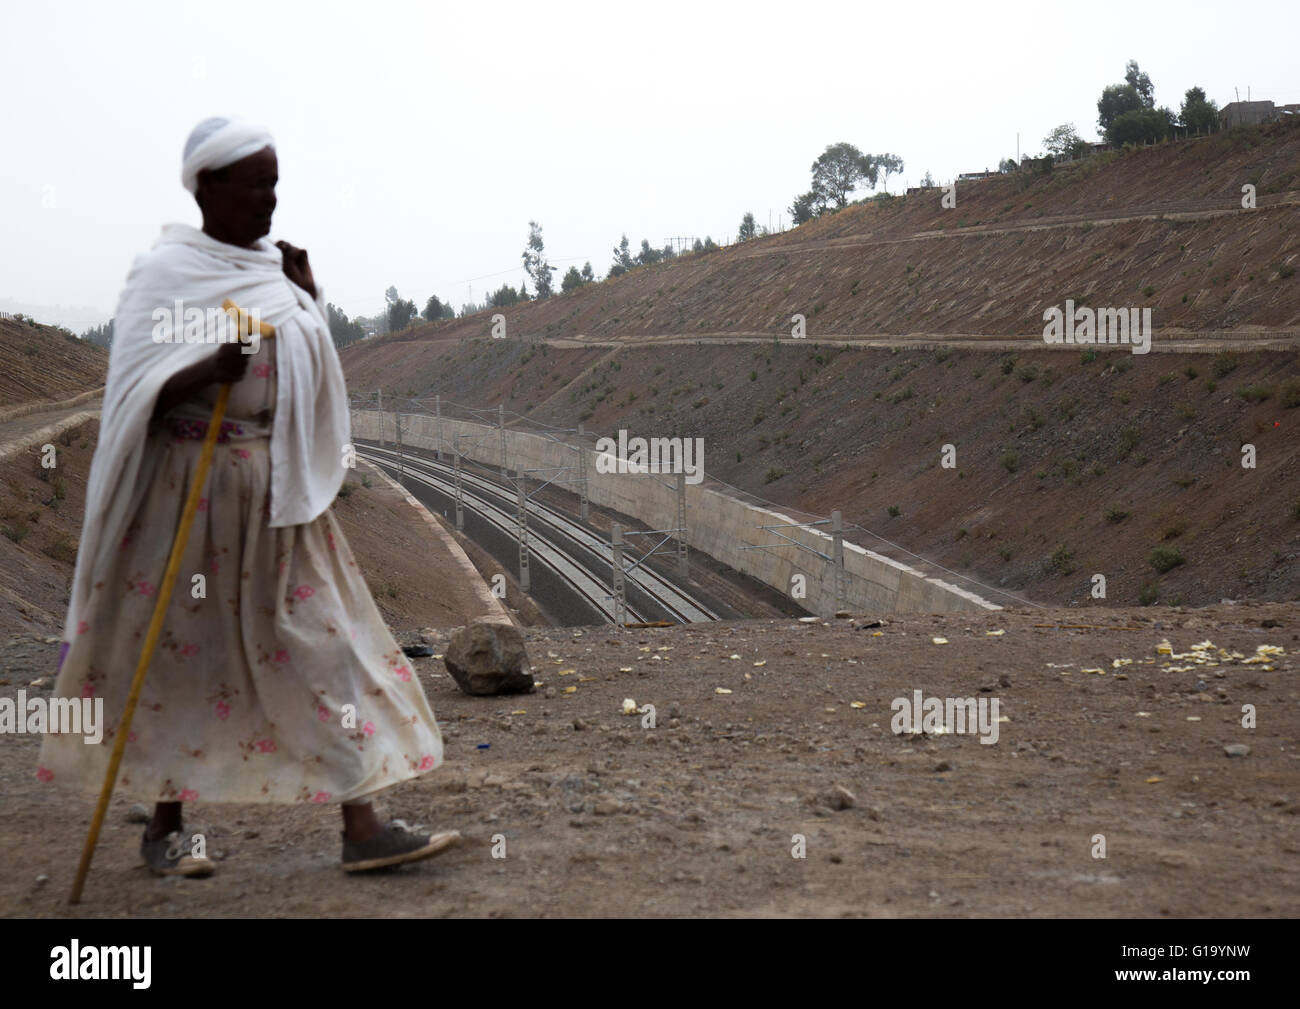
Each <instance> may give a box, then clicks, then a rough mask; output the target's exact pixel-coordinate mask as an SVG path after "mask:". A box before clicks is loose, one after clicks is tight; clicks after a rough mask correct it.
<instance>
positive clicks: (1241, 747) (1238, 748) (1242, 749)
mask: <svg viewBox="0 0 1300 1009" xmlns="http://www.w3.org/2000/svg"><path fill="white" fill-rule="evenodd" d="M1223 752H1224V753H1226V754H1227V755H1228V756H1229V757H1248V756H1250V747H1249V746H1247V745H1246V744H1245V743H1229V744H1228V745H1227V746H1225V747H1224V748H1223Z"/></svg>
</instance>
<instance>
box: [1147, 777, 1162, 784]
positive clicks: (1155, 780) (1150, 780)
mask: <svg viewBox="0 0 1300 1009" xmlns="http://www.w3.org/2000/svg"><path fill="white" fill-rule="evenodd" d="M1164 780H1165V779H1164V778H1154V777H1152V778H1147V784H1148V785H1158V784H1160V782H1162V781H1164Z"/></svg>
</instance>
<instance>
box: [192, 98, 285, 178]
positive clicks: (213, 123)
mask: <svg viewBox="0 0 1300 1009" xmlns="http://www.w3.org/2000/svg"><path fill="white" fill-rule="evenodd" d="M263 147H271V148H274V147H275V138H273V137H272V136H271V134H270V132H269V131H268V130H267V129H266V127H264V126H258V125H257V124H255V123H247V122H244V121H243V120H242V119H226V118H225V117H223V116H213V117H212V118H211V119H205V120H203V122H201V123H199V125H198V126H196V127H194V129H193V130H191V131H190V136H189V139H188V140H186V141H185V154H184V155H183V156H182V158H181V185H182V186H184V187H185V188H186V189H188V190H189V191H190V192H191V193H197V192H198V189H199V172H201V171H204V170H205V169H206V170H211V171H216V170H217V169H218V168H225V167H226V166H227V165H233V164H234V163H235V162H236V161H242V160H243V159H244V158H246V157H248V156H249V155H250V154H256V153H257V152H258V151H260V150H261V149H262V148H263Z"/></svg>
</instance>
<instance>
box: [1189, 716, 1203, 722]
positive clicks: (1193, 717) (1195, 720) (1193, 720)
mask: <svg viewBox="0 0 1300 1009" xmlns="http://www.w3.org/2000/svg"><path fill="white" fill-rule="evenodd" d="M1187 720H1188V721H1189V722H1199V721H1200V720H1201V716H1200V715H1188V716H1187Z"/></svg>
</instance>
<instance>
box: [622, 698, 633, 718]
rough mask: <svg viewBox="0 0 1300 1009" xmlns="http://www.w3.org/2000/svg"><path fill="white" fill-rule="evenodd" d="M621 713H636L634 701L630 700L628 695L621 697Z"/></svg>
mask: <svg viewBox="0 0 1300 1009" xmlns="http://www.w3.org/2000/svg"><path fill="white" fill-rule="evenodd" d="M623 714H625V715H635V714H636V701H634V700H632V698H630V697H625V698H623Z"/></svg>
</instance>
